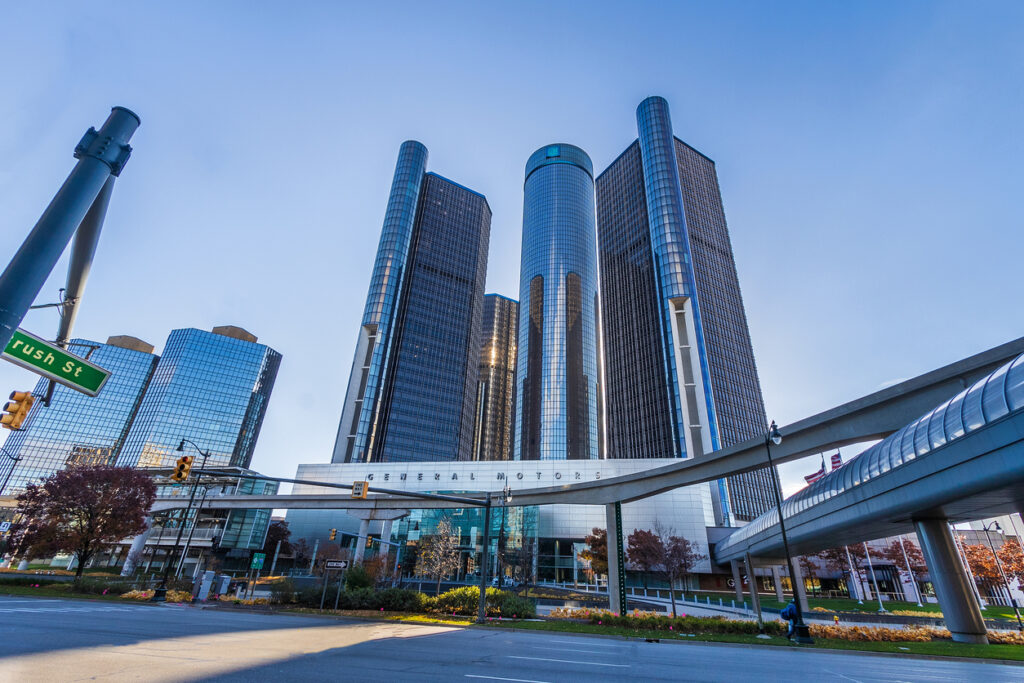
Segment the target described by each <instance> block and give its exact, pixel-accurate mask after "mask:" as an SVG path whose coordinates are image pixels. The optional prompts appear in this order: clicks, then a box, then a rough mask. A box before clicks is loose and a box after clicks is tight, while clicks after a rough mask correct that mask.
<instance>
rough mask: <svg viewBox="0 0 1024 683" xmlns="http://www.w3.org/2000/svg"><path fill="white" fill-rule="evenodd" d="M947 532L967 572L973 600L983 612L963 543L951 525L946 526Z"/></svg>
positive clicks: (979, 594)
mask: <svg viewBox="0 0 1024 683" xmlns="http://www.w3.org/2000/svg"><path fill="white" fill-rule="evenodd" d="M947 526H949V532H950V534H952V536H953V542H954V543H955V544H956V550H957V552H958V553H960V559H961V560H962V561H963V563H964V568H965V569H966V570H967V576H969V577H970V579H971V588H973V589H974V590H973V593H974V598H975V600H977V601H978V609H979V610H984V609H985V605H984V603H983V602H982V601H981V591H979V590H978V580H977V579H975V578H974V570H973V569H971V563H970V560H968V559H967V550H966V549H965V548H964V546H963V542H962V541H961V539H960V535H959V534H958V533H957V532H956V528H955V527H954V526H953V525H952V524H948V523H947Z"/></svg>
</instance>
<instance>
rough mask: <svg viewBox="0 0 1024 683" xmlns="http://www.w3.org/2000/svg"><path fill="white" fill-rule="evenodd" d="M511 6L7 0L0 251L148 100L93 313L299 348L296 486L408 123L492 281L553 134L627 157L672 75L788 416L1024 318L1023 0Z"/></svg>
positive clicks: (993, 337)
mask: <svg viewBox="0 0 1024 683" xmlns="http://www.w3.org/2000/svg"><path fill="white" fill-rule="evenodd" d="M510 7H513V8H510V9H505V8H502V7H500V6H499V5H498V3H479V2H478V3H470V2H466V3H461V4H451V3H444V2H432V3H411V2H395V3H387V4H384V3H341V2H323V3H270V2H236V3H229V2H215V3H209V2H175V3H129V2H122V3H109V2H94V3H89V4H83V3H57V2H48V3H8V4H7V6H6V7H5V8H4V10H3V21H2V22H0V76H2V78H0V82H2V83H3V85H4V95H3V96H2V97H0V120H2V121H3V126H2V127H0V207H2V213H0V227H2V231H0V234H2V236H3V240H2V241H0V263H6V262H7V260H8V259H9V258H10V256H11V255H12V254H13V252H14V250H15V249H16V247H17V245H18V244H19V243H20V241H21V239H22V238H23V236H24V234H25V233H26V232H27V231H28V230H29V229H30V228H31V226H32V225H33V223H34V222H35V221H36V219H37V218H38V216H39V214H40V213H41V211H42V210H43V208H44V207H45V206H46V203H47V202H48V201H49V199H50V197H51V196H52V195H53V193H54V191H55V190H56V189H57V187H58V186H59V184H60V183H61V182H62V181H63V179H64V177H65V176H66V174H67V172H68V170H69V169H70V168H71V166H72V164H73V159H72V158H71V151H72V149H73V147H74V145H75V143H76V142H78V139H79V138H80V136H81V134H82V133H83V132H84V130H85V129H86V128H87V127H88V126H89V125H96V126H98V125H99V124H100V123H101V122H102V121H103V119H104V118H105V116H106V114H107V112H108V110H109V108H110V106H111V105H114V104H119V105H124V106H127V107H129V108H131V109H133V110H134V111H136V112H137V113H138V114H139V115H140V116H141V117H142V127H141V128H140V129H139V131H138V133H137V134H136V135H135V138H134V140H133V145H134V147H135V153H134V155H133V157H132V159H131V161H130V162H129V164H128V166H127V168H126V170H125V173H124V175H123V176H122V177H121V179H120V180H119V181H118V185H117V188H116V190H115V194H114V198H113V202H112V204H111V207H110V212H109V214H108V216H107V223H106V226H105V228H104V234H103V238H102V240H101V243H100V248H99V253H98V256H97V259H96V263H95V270H94V272H93V275H92V277H91V279H90V281H89V285H88V289H87V291H86V297H85V300H84V305H83V307H82V311H81V316H80V318H79V322H78V326H77V328H76V334H77V335H79V336H85V337H89V338H93V339H99V340H105V339H106V338H107V336H109V335H111V334H132V335H135V336H138V337H141V338H142V339H145V340H148V341H150V342H151V343H154V344H156V345H157V347H158V350H159V348H160V347H161V346H162V344H163V341H164V339H165V338H166V336H167V333H168V332H169V331H170V330H171V329H172V328H177V327H199V328H203V329H209V328H210V327H212V326H213V325H217V324H235V325H240V326H242V327H245V328H246V329H249V330H251V331H252V332H253V333H255V334H257V335H258V336H259V337H260V340H261V341H263V342H265V343H267V344H269V345H271V346H273V347H274V348H276V349H278V350H279V351H281V352H282V353H283V354H284V363H283V365H282V366H281V372H280V375H279V377H278V381H277V386H276V389H275V391H274V395H273V399H272V401H271V403H270V410H269V412H268V415H267V419H266V422H265V424H264V428H263V434H262V436H261V438H260V442H259V446H258V448H257V450H256V455H255V458H254V460H253V467H254V468H256V469H259V470H261V471H263V472H267V473H271V474H276V475H283V476H292V475H293V473H294V472H295V465H296V464H298V463H301V462H326V461H327V460H328V459H329V457H330V452H331V448H332V445H333V440H334V434H335V428H336V426H337V421H338V418H339V415H340V411H341V404H342V400H343V398H344V386H345V382H346V380H347V376H348V371H349V367H350V364H351V361H352V352H353V344H354V342H355V340H356V333H357V327H358V324H359V319H360V315H361V311H362V305H363V301H364V297H365V294H366V288H367V284H368V281H369V272H370V267H371V264H372V261H373V257H374V253H375V250H376V246H377V239H378V237H379V233H380V226H381V219H382V217H383V213H384V208H385V202H386V199H387V193H388V188H389V184H390V181H391V174H392V171H393V168H394V162H395V157H396V154H397V150H398V146H399V144H400V143H401V142H402V141H403V140H406V139H409V138H414V139H417V140H420V141H422V142H423V143H424V144H426V146H427V147H428V149H429V150H430V160H429V168H430V169H431V170H433V171H436V172H438V173H440V174H442V175H444V176H446V177H448V178H451V179H453V180H455V181H457V182H459V183H461V184H464V185H467V186H468V187H471V188H473V189H475V190H477V191H479V192H482V193H484V194H485V195H486V196H487V198H488V201H489V202H490V205H491V208H492V210H493V212H494V219H493V224H492V231H491V250H490V263H489V269H488V284H487V290H488V291H493V292H499V293H502V294H506V295H510V296H515V295H516V292H517V291H518V277H519V248H520V232H521V221H522V172H523V166H524V164H525V162H526V158H527V156H528V155H529V154H530V153H531V152H532V151H533V150H534V149H536V148H537V147H539V146H540V145H543V144H545V143H548V142H552V141H565V142H571V143H573V144H577V145H579V146H581V147H583V148H584V149H586V150H587V151H588V152H589V153H590V155H591V157H592V158H593V160H594V164H595V166H596V167H597V168H598V169H603V168H604V167H605V166H607V164H608V163H609V162H611V161H612V160H613V159H614V158H615V157H616V156H617V155H618V154H619V153H620V152H621V151H622V150H623V149H624V148H625V146H626V145H628V144H629V143H630V142H631V141H632V140H633V138H634V137H635V136H636V124H635V118H634V110H635V108H636V105H637V104H638V103H639V102H640V100H641V99H643V98H644V97H646V96H648V95H653V94H658V95H662V96H664V97H666V98H667V99H668V102H669V104H670V106H671V108H672V114H673V122H674V126H675V132H676V134H677V135H678V136H679V137H681V138H682V139H684V140H686V141H687V142H688V143H690V144H692V145H693V146H695V147H697V148H698V149H700V150H701V151H703V152H704V153H706V154H707V155H708V156H710V157H712V158H713V159H715V160H716V162H717V164H718V171H719V176H720V180H721V186H722V193H723V197H724V201H725V207H726V215H727V217H728V220H729V225H730V229H731V231H732V239H733V246H734V249H735V253H736V260H737V263H738V267H739V273H740V282H741V284H742V286H743V292H744V296H745V300H746V307H747V312H748V315H749V320H750V329H751V334H752V337H753V342H754V350H755V353H756V356H757V361H758V365H759V369H760V374H761V381H762V385H763V389H764V394H765V399H766V402H767V405H768V412H769V416H770V417H773V418H775V419H776V420H778V421H779V423H780V424H786V423H787V422H791V421H794V420H797V419H800V418H802V417H805V416H808V415H810V414H813V413H815V412H818V411H820V410H823V409H826V408H829V407H832V406H834V405H836V404H838V403H841V402H843V401H846V400H849V399H852V398H856V397H858V396H860V395H862V394H865V393H867V392H871V391H873V390H876V389H878V388H880V387H881V386H883V385H884V384H886V383H891V382H893V381H896V380H898V379H900V378H904V377H909V376H913V375H916V374H918V373H921V372H924V371H927V370H930V369H932V368H934V367H937V366H939V365H942V364H945V363H947V362H951V361H954V360H956V359H958V358H961V357H963V356H966V355H969V354H971V353H974V352H977V351H980V350H983V349H985V348H989V347H991V346H994V345H996V344H999V343H1001V342H1005V341H1008V340H1010V339H1013V338H1016V337H1019V336H1021V334H1022V333H1024V332H1022V325H1021V322H1022V315H1021V314H1022V304H1021V300H1022V299H1021V294H1022V282H1024V281H1022V279H1021V243H1022V237H1021V234H1022V222H1024V221H1022V218H1024V210H1022V208H1021V201H1020V197H1021V187H1022V184H1024V183H1022V180H1024V178H1022V175H1024V174H1022V172H1021V165H1020V164H1021V158H1022V157H1024V149H1022V137H1021V132H1020V130H1021V115H1022V112H1024V107H1022V104H1024V95H1022V88H1021V83H1022V82H1024V73H1022V72H1024V28H1022V27H1024V4H1022V3H1019V2H1003V3H1000V2H984V1H983V2H974V3H963V2H896V3H893V2H858V3H841V2H825V3H823V2H773V3H766V2H705V3H670V2H654V3H650V2H628V3H607V2H604V3H599V2H559V3H550V2H517V3H515V4H514V5H510ZM64 269H65V265H64V263H63V262H62V264H61V265H59V266H58V269H57V271H55V272H56V275H55V276H54V277H53V278H52V279H51V281H50V282H49V283H48V284H47V287H46V289H45V291H44V293H43V294H42V295H41V296H40V302H42V301H51V300H53V299H54V297H55V296H56V290H57V288H58V287H60V286H62V285H63V278H64ZM56 323H57V321H56V315H55V314H54V313H53V312H52V310H51V311H44V312H37V313H33V314H31V315H30V316H29V318H27V319H26V322H25V323H24V326H25V327H26V328H27V329H29V330H31V331H34V332H37V333H39V334H43V335H44V336H52V335H53V333H54V332H55V330H56ZM34 381H35V377H34V376H33V375H30V374H29V373H27V372H25V371H23V370H20V369H18V368H16V367H14V366H11V365H9V364H6V363H4V364H0V390H2V391H9V390H11V389H22V388H26V387H28V386H31V385H32V384H33V383H34ZM186 436H187V435H186ZM851 454H852V451H851ZM816 466H817V462H816V461H814V462H807V461H805V462H803V463H798V464H795V465H790V466H788V467H786V468H784V480H785V486H786V489H787V490H792V489H793V487H794V485H795V484H796V483H797V482H798V481H799V477H800V475H801V474H806V473H809V472H810V471H812V470H813V469H815V468H816Z"/></svg>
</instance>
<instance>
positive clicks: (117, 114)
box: [0, 107, 139, 349]
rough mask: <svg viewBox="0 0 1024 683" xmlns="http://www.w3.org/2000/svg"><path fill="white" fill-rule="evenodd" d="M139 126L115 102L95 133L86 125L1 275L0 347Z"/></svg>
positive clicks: (120, 162)
mask: <svg viewBox="0 0 1024 683" xmlns="http://www.w3.org/2000/svg"><path fill="white" fill-rule="evenodd" d="M138 127H139V117H138V116H136V115H135V114H133V113H132V112H131V111H129V110H128V109H125V108H124V107H114V108H113V109H112V110H111V111H110V116H108V117H107V120H106V121H105V122H104V123H103V125H102V126H101V127H100V130H99V132H97V131H96V130H95V129H93V128H90V129H89V130H88V131H87V132H86V134H85V136H84V137H83V138H82V140H81V142H79V143H78V145H77V146H76V147H75V152H74V156H75V158H76V159H78V163H76V164H75V167H74V168H73V169H72V170H71V173H70V174H68V177H67V180H65V181H64V184H63V185H62V186H61V188H60V189H59V190H58V191H57V194H56V195H54V197H53V199H52V200H51V201H50V204H49V206H47V207H46V210H45V211H43V215H42V216H41V217H40V218H39V221H38V222H37V223H36V224H35V227H33V228H32V231H31V232H30V233H29V234H28V237H26V238H25V241H24V242H23V243H22V245H21V248H19V249H18V252H17V253H16V254H15V255H14V258H12V259H11V262H10V263H9V264H8V265H7V268H6V269H5V270H4V272H3V274H2V275H0V349H2V348H5V347H6V346H7V343H8V342H9V341H10V340H11V336H12V335H13V334H14V331H15V330H16V329H17V328H18V325H20V324H21V320H22V318H24V317H25V313H27V312H28V308H29V306H31V305H32V301H33V300H34V299H35V298H36V296H37V295H38V294H39V290H40V289H42V287H43V285H44V284H45V283H46V279H47V278H48V277H49V275H50V272H51V271H52V270H53V267H54V266H55V265H56V264H57V261H58V260H59V259H60V256H61V254H62V253H63V252H64V249H65V248H66V247H67V246H68V242H70V241H71V236H72V235H74V233H75V230H77V229H78V226H79V225H80V224H81V223H82V220H83V219H84V218H85V215H86V213H88V211H89V209H90V207H92V205H93V202H94V201H95V200H96V198H97V196H98V195H99V194H100V191H101V190H102V189H103V186H104V184H105V183H106V182H107V179H108V178H110V176H111V175H114V176H117V175H120V173H121V170H122V169H123V168H124V164H125V162H126V161H128V156H129V155H130V154H131V147H130V146H129V145H128V141H129V140H130V139H131V137H132V134H133V133H135V129H136V128H138Z"/></svg>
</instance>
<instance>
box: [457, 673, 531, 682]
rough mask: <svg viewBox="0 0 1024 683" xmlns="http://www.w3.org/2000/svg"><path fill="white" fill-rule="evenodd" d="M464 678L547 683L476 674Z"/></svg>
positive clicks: (528, 679)
mask: <svg viewBox="0 0 1024 683" xmlns="http://www.w3.org/2000/svg"><path fill="white" fill-rule="evenodd" d="M466 678H486V679H487V680H490V681H516V683H549V681H535V680H533V679H531V678H502V677H501V676H477V675H476V674H466Z"/></svg>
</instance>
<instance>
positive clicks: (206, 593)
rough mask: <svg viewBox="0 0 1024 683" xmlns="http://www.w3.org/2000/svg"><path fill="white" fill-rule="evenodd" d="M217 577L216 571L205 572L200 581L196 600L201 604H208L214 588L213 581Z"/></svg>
mask: <svg viewBox="0 0 1024 683" xmlns="http://www.w3.org/2000/svg"><path fill="white" fill-rule="evenodd" d="M216 575H217V573H216V572H214V571H205V572H203V578H202V579H200V581H199V590H198V591H197V592H196V599H197V600H199V602H206V599H207V598H208V597H210V589H211V588H212V587H213V579H214V577H215V576H216Z"/></svg>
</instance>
